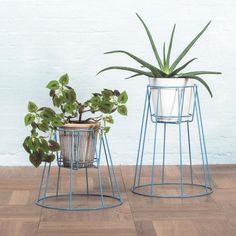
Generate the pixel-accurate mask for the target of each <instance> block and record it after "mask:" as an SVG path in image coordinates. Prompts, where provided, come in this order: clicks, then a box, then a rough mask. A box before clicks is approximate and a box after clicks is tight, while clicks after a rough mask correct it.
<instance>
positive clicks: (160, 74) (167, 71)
mask: <svg viewBox="0 0 236 236" xmlns="http://www.w3.org/2000/svg"><path fill="white" fill-rule="evenodd" d="M136 15H137V17H138V19H139V20H140V21H141V23H142V25H143V27H144V29H145V31H146V33H147V35H148V38H149V41H150V43H151V47H152V50H153V53H154V55H155V58H156V61H157V65H152V64H150V63H148V62H147V61H145V60H143V59H141V58H139V57H137V56H135V55H133V54H132V53H129V52H127V51H124V50H115V51H110V52H106V53H105V54H113V53H122V54H126V55H127V56H129V57H131V58H132V59H134V60H135V61H136V62H138V63H139V64H140V65H141V67H142V68H145V69H147V70H143V69H136V68H131V67H125V66H110V67H107V68H104V69H102V70H101V71H99V72H98V74H99V73H101V72H104V71H107V70H113V69H117V70H124V71H129V72H133V73H134V74H133V75H131V76H130V77H128V78H126V79H129V78H133V77H137V76H141V75H144V76H148V77H152V78H187V79H194V80H197V81H199V82H200V83H202V84H203V85H204V86H205V87H206V89H207V90H208V92H209V93H210V95H211V97H212V92H211V90H210V88H209V86H208V85H207V83H206V82H205V81H204V80H203V79H202V78H201V77H200V76H201V75H205V74H221V72H215V71H190V72H182V71H183V70H184V69H185V67H187V66H188V65H189V64H190V63H191V62H193V61H194V60H196V59H197V58H193V59H191V60H189V61H188V62H186V63H184V64H183V65H181V66H179V67H178V65H179V63H180V62H181V61H182V59H183V58H184V57H185V55H186V54H187V53H188V51H189V50H190V49H191V48H192V46H193V45H194V44H195V42H196V41H197V40H198V39H199V38H200V36H201V35H202V34H203V33H204V32H205V30H206V29H207V28H208V26H209V25H210V23H211V21H210V22H208V23H207V25H206V26H205V27H204V28H203V29H202V30H201V32H200V33H198V34H197V35H196V37H195V38H194V39H193V40H192V41H191V42H190V43H189V44H188V45H187V46H186V48H185V49H184V50H183V51H182V52H181V53H180V55H179V56H178V57H177V58H176V59H175V60H174V61H173V62H172V63H171V62H170V57H171V50H172V44H173V38H174V33H175V28H176V25H174V27H173V30H172V32H171V36H170V41H169V44H168V49H167V48H166V44H165V43H164V44H163V50H162V58H161V56H160V53H159V52H158V50H157V48H156V45H155V43H154V40H153V38H152V35H151V33H150V31H149V29H148V27H147V25H146V24H145V22H144V21H143V19H142V18H141V17H140V16H139V15H138V14H137V13H136Z"/></svg>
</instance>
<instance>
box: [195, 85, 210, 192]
mask: <svg viewBox="0 0 236 236" xmlns="http://www.w3.org/2000/svg"><path fill="white" fill-rule="evenodd" d="M197 93H198V91H197V88H196V89H195V99H196V116H197V124H198V125H197V126H198V135H199V141H200V148H201V156H202V168H203V174H204V183H205V188H206V192H207V191H208V189H207V182H206V170H205V161H204V153H203V144H202V134H201V128H200V117H199V103H198V100H197Z"/></svg>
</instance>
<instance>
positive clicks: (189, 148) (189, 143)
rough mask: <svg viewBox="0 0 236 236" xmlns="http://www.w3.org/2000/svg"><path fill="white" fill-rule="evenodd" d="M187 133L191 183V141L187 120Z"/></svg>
mask: <svg viewBox="0 0 236 236" xmlns="http://www.w3.org/2000/svg"><path fill="white" fill-rule="evenodd" d="M187 134H188V154H189V164H190V165H189V168H190V177H191V183H192V184H193V167H192V151H191V142H190V131H189V122H187Z"/></svg>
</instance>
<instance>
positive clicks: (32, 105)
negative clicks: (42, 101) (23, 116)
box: [28, 102, 38, 112]
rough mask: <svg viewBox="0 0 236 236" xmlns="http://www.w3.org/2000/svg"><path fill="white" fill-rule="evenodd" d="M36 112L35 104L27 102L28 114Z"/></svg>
mask: <svg viewBox="0 0 236 236" xmlns="http://www.w3.org/2000/svg"><path fill="white" fill-rule="evenodd" d="M37 110H38V107H37V105H36V104H35V103H33V102H29V103H28V111H29V112H36V111H37Z"/></svg>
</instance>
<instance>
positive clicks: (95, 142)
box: [36, 128, 123, 211]
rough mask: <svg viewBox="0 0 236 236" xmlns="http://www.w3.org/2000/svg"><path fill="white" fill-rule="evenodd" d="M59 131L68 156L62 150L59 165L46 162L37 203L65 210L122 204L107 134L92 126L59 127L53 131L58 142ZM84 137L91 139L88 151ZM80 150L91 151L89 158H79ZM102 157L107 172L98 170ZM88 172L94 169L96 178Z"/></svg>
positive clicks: (97, 208)
mask: <svg viewBox="0 0 236 236" xmlns="http://www.w3.org/2000/svg"><path fill="white" fill-rule="evenodd" d="M61 134H63V135H64V137H66V139H67V142H66V145H67V146H68V148H69V149H67V151H68V150H69V151H68V153H69V157H67V159H66V158H65V157H63V155H65V154H63V152H62V150H61V151H60V152H58V153H57V166H58V168H53V169H52V168H51V163H47V162H45V164H44V168H43V173H42V178H41V183H40V187H39V193H38V198H37V201H36V204H37V205H38V206H41V207H44V208H49V209H55V210H64V211H88V210H99V209H107V208H113V207H117V206H119V205H121V204H122V203H123V201H122V197H121V192H120V187H119V184H118V181H117V178H116V175H115V170H114V166H113V162H112V157H111V152H110V149H109V145H108V141H107V137H106V135H105V134H103V135H101V134H98V132H97V131H96V130H94V129H72V130H71V129H70V130H68V129H63V128H60V129H59V130H58V131H57V132H56V133H55V134H54V139H55V140H56V141H57V140H58V138H59V139H60V143H61V138H62V136H61ZM84 136H86V139H87V138H88V137H89V138H90V140H91V141H90V149H91V148H92V149H93V150H92V151H91V150H90V151H89V150H88V146H89V145H88V143H84V144H85V145H83V144H82V142H83V137H84ZM98 136H100V137H98ZM91 144H92V147H91ZM80 149H84V150H82V151H81V150H80ZM83 151H85V152H84V153H85V154H86V153H88V152H90V154H89V155H92V159H91V158H90V160H82V161H81V157H80V155H81V154H83ZM68 153H67V154H68ZM86 155H87V154H86ZM101 157H105V162H106V166H107V171H104V169H103V170H101ZM55 169H57V170H56V172H55V171H54V170H55ZM53 171H54V172H53ZM89 171H91V172H92V171H95V172H97V173H96V175H95V177H94V175H93V176H91V177H89ZM81 178H83V180H84V181H81ZM79 180H80V181H79ZM50 182H51V183H50ZM62 183H63V184H62ZM82 183H83V184H82Z"/></svg>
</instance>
